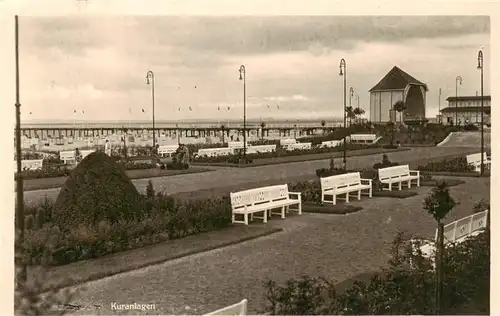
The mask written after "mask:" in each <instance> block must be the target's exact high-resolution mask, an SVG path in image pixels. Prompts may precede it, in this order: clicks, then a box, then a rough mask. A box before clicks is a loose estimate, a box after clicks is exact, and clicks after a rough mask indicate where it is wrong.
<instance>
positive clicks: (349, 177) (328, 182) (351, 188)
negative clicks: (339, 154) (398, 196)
mask: <svg viewBox="0 0 500 316" xmlns="http://www.w3.org/2000/svg"><path fill="white" fill-rule="evenodd" d="M320 182H321V202H323V203H332V204H333V205H335V204H337V195H341V194H345V201H346V203H349V193H351V192H357V193H358V200H361V194H362V191H363V190H368V193H367V195H368V196H369V197H372V179H362V178H361V174H360V173H359V172H351V173H346V174H339V175H335V176H330V177H324V178H320ZM365 194H366V193H365ZM325 196H332V200H331V201H330V200H325Z"/></svg>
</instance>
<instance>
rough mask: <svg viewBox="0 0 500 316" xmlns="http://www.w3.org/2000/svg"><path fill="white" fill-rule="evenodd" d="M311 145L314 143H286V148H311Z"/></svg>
mask: <svg viewBox="0 0 500 316" xmlns="http://www.w3.org/2000/svg"><path fill="white" fill-rule="evenodd" d="M311 145H312V143H295V144H290V145H285V146H284V147H285V149H286V150H290V151H292V150H296V149H298V150H307V149H311Z"/></svg>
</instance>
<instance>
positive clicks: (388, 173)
mask: <svg viewBox="0 0 500 316" xmlns="http://www.w3.org/2000/svg"><path fill="white" fill-rule="evenodd" d="M378 179H379V180H380V182H381V183H382V184H387V185H388V188H385V187H384V188H382V189H383V190H389V191H392V185H393V184H399V190H400V191H401V187H402V184H403V183H407V186H408V188H411V181H412V180H417V187H419V186H420V171H416V170H410V166H409V165H401V166H393V167H387V168H380V169H378Z"/></svg>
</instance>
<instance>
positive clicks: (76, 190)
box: [54, 152, 141, 230]
mask: <svg viewBox="0 0 500 316" xmlns="http://www.w3.org/2000/svg"><path fill="white" fill-rule="evenodd" d="M140 200H141V197H140V195H139V193H138V192H137V189H136V187H135V186H134V185H133V184H132V182H131V181H130V179H129V178H128V177H127V175H126V174H125V172H124V170H123V169H122V168H121V167H120V166H119V165H118V164H117V163H115V162H113V161H112V160H111V158H110V157H109V156H107V155H106V154H104V153H101V152H94V153H91V154H90V155H88V156H87V157H85V158H84V159H83V160H82V161H81V162H80V163H79V164H78V166H77V167H76V168H75V169H73V171H72V172H71V173H70V175H69V177H68V178H67V179H66V182H65V183H64V185H63V186H62V188H61V191H60V192H59V195H58V197H57V200H56V202H55V205H54V211H56V212H57V213H56V214H55V215H56V216H55V220H56V223H57V225H58V226H59V227H60V228H62V229H65V230H70V229H72V228H74V227H77V226H79V225H87V226H93V225H96V224H97V223H98V222H99V221H101V220H106V221H108V222H110V223H117V222H118V221H121V220H124V221H130V220H133V219H134V218H136V217H137V212H138V209H139V206H140Z"/></svg>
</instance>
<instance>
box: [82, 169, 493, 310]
mask: <svg viewBox="0 0 500 316" xmlns="http://www.w3.org/2000/svg"><path fill="white" fill-rule="evenodd" d="M462 180H464V181H465V184H462V185H459V186H456V187H452V188H450V191H451V193H452V195H453V197H454V198H455V200H456V201H457V202H458V203H459V204H458V205H457V206H456V207H455V209H454V210H453V211H452V213H450V214H449V216H448V219H447V222H450V221H452V220H455V219H458V218H461V217H463V216H466V215H469V214H470V213H471V211H472V207H473V205H474V204H475V203H476V202H477V201H479V200H480V199H482V198H484V199H486V200H489V192H490V184H489V179H488V178H462ZM415 190H416V191H417V192H419V195H417V196H415V197H411V198H407V199H391V198H373V199H367V198H364V199H363V200H361V201H356V202H353V204H359V205H361V206H362V207H364V209H363V210H362V211H360V212H358V213H353V214H350V215H345V216H342V215H341V216H336V215H320V214H304V215H302V216H293V217H289V218H286V219H285V220H280V219H273V220H271V221H270V222H269V223H268V224H267V225H276V226H278V227H283V228H284V229H285V231H284V232H282V233H277V234H274V235H271V236H268V237H263V238H260V239H256V240H252V241H248V242H245V243H242V244H239V245H234V246H230V247H226V248H222V249H217V250H213V251H209V252H205V253H202V254H198V255H193V256H190V257H186V258H182V259H178V260H174V261H171V262H167V263H164V264H160V265H157V266H152V267H148V268H145V269H140V270H136V271H132V272H129V273H124V274H120V275H116V276H113V277H110V278H105V279H101V280H98V281H95V282H91V283H88V284H86V285H85V288H86V290H85V291H83V292H81V293H80V294H79V297H78V299H76V300H75V301H74V304H77V305H81V306H82V309H81V310H80V311H78V312H76V313H77V314H82V315H83V314H86V315H88V314H102V315H104V314H117V313H118V312H117V311H112V310H111V309H110V308H111V304H112V303H113V302H115V303H118V304H130V303H134V302H136V303H140V304H155V308H156V309H155V310H154V311H150V312H141V311H137V310H136V311H130V314H202V313H206V312H209V311H212V310H215V309H218V308H221V307H224V306H227V305H229V304H233V303H236V302H238V301H240V300H241V299H243V298H247V299H249V311H248V312H249V313H250V314H255V313H257V312H259V311H261V310H262V308H263V307H264V306H263V305H264V304H265V301H264V292H263V290H264V288H263V282H264V281H265V280H266V279H267V278H272V279H273V280H276V281H278V282H284V281H285V280H287V279H289V278H295V277H299V276H301V275H304V274H307V275H310V276H325V277H328V278H331V279H336V280H338V281H342V280H345V279H347V278H350V277H352V276H355V275H357V274H360V273H363V272H367V271H372V270H376V269H379V268H380V267H382V266H384V265H385V264H386V262H387V259H388V249H389V246H390V244H391V242H392V240H393V238H394V237H395V234H396V233H397V232H398V231H400V230H405V231H407V232H410V233H418V234H420V235H422V236H424V237H427V238H431V237H432V236H433V233H434V231H435V227H436V226H435V223H434V221H433V220H432V218H431V217H430V216H429V215H427V214H426V212H425V211H424V210H423V209H422V202H423V199H424V198H425V196H426V195H427V193H428V192H429V190H430V188H429V187H421V188H417V189H415ZM260 225H263V224H260ZM121 313H123V312H120V314H121Z"/></svg>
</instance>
